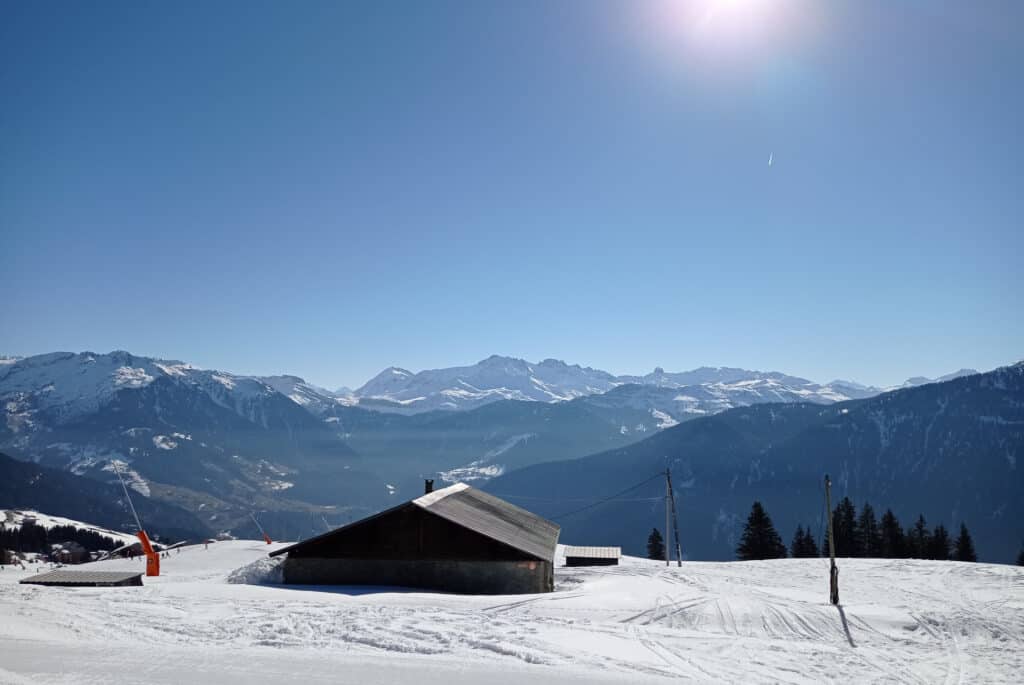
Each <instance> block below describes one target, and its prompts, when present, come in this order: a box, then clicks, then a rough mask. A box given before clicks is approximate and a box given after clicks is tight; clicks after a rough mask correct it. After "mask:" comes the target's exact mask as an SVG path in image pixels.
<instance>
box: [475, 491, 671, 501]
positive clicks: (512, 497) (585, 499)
mask: <svg viewBox="0 0 1024 685" xmlns="http://www.w3.org/2000/svg"><path fill="white" fill-rule="evenodd" d="M491 494H492V495H494V496H495V497H506V498H510V499H526V500H530V501H534V502H597V501H604V500H603V499H601V498H600V497H530V496H528V495H506V494H504V493H501V492H492V493H491ZM663 499H665V498H664V497H624V498H622V499H619V500H616V502H654V501H659V502H660V501H661V500H663Z"/></svg>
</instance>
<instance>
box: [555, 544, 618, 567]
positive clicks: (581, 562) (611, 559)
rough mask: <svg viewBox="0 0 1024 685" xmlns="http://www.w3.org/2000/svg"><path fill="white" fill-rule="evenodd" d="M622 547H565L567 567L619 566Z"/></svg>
mask: <svg viewBox="0 0 1024 685" xmlns="http://www.w3.org/2000/svg"><path fill="white" fill-rule="evenodd" d="M621 556H622V548H621V547H573V546H572V545H566V546H565V565H566V566H618V565H619V557H621Z"/></svg>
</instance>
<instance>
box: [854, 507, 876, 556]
mask: <svg viewBox="0 0 1024 685" xmlns="http://www.w3.org/2000/svg"><path fill="white" fill-rule="evenodd" d="M857 538H858V539H857V542H859V543H860V554H858V555H857V556H861V557H870V558H872V559H875V558H878V557H881V556H882V532H881V530H880V529H879V527H878V521H876V520H875V510H874V509H873V508H872V507H871V505H870V504H868V503H866V502H865V503H864V507H863V508H862V509H861V510H860V517H859V518H858V519H857Z"/></svg>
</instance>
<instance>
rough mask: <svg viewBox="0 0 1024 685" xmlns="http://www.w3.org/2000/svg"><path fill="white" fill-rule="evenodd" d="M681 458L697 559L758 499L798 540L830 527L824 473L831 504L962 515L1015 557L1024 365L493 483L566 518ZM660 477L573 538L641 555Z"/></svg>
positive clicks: (567, 525) (767, 412) (596, 514)
mask: <svg viewBox="0 0 1024 685" xmlns="http://www.w3.org/2000/svg"><path fill="white" fill-rule="evenodd" d="M666 467H671V468H672V472H673V479H674V480H675V483H676V488H677V496H678V499H679V521H680V525H681V527H682V533H681V535H682V538H683V542H682V544H683V549H684V551H685V552H686V554H688V555H689V556H690V558H694V559H709V560H710V559H731V558H733V555H734V550H735V545H736V542H737V541H738V535H739V532H740V530H741V528H742V522H743V520H744V519H745V517H746V515H747V513H748V512H749V511H750V505H751V503H752V502H753V501H754V500H760V501H761V502H763V503H764V505H765V506H766V508H767V509H768V511H769V513H770V514H771V516H772V519H773V521H774V522H775V524H776V526H777V527H778V528H779V531H780V533H781V534H782V535H783V537H784V538H785V539H786V541H787V542H788V541H789V538H790V536H791V535H792V533H793V530H794V529H795V528H796V526H797V525H798V524H800V525H811V526H812V527H813V529H814V530H815V531H816V533H818V534H820V533H821V530H822V523H821V520H820V519H821V517H820V512H821V511H822V499H823V490H822V478H823V476H824V474H825V473H829V474H831V477H832V480H833V483H834V488H833V493H832V496H833V504H834V503H835V502H836V501H837V500H838V499H839V498H841V497H843V496H849V497H850V498H851V499H853V500H854V502H855V503H856V505H857V506H858V507H859V506H860V505H861V504H863V503H864V502H865V501H869V502H870V503H871V504H872V505H874V507H875V508H876V512H877V513H878V514H879V515H880V514H881V513H882V512H883V511H884V510H885V509H886V508H888V507H891V508H892V509H893V510H894V511H895V512H896V514H897V515H898V516H899V518H900V520H901V522H902V523H903V525H904V526H910V525H911V524H912V523H913V519H914V518H916V517H917V515H918V514H919V513H923V514H924V515H925V517H926V518H927V520H928V522H929V523H930V524H931V525H934V524H936V523H940V522H941V523H944V524H945V525H946V527H947V528H949V529H951V530H955V529H956V528H957V527H958V526H959V524H960V523H961V522H965V523H966V524H967V526H968V527H969V529H970V531H971V533H972V535H973V536H974V540H975V544H976V545H977V549H978V552H979V557H980V558H981V559H983V560H991V561H1000V562H1010V561H1012V559H1013V558H1014V556H1015V555H1016V554H1017V552H1018V551H1019V549H1020V545H1021V540H1022V539H1024V468H1022V467H1024V362H1021V363H1017V364H1014V365H1012V366H1007V367H1003V368H999V369H996V370H994V371H990V372H987V373H982V374H965V375H957V377H955V378H953V379H951V380H948V381H944V382H939V383H929V384H922V385H918V386H916V387H908V388H903V389H900V390H895V391H892V392H888V393H885V394H882V395H879V396H876V397H872V398H867V399H862V400H851V401H846V402H841V403H836V404H831V405H815V404H810V403H800V402H791V403H786V404H757V405H751V406H748V407H738V408H735V409H732V410H729V411H725V412H720V413H717V414H715V415H712V416H707V417H703V418H698V419H694V420H692V421H688V422H685V423H682V424H680V425H679V426H675V427H672V428H669V429H667V430H662V431H660V432H658V433H656V434H654V435H653V436H651V437H649V438H647V439H645V440H643V441H640V442H636V443H634V444H632V445H628V446H625V447H621V448H617V449H613V450H610V451H606V452H602V453H598V454H594V455H591V456H588V457H584V458H582V459H573V460H564V461H548V462H545V463H540V464H536V465H533V466H529V467H526V468H523V469H519V470H516V471H512V472H510V473H507V474H503V475H501V476H499V477H497V478H495V479H493V480H491V481H490V482H489V483H487V484H486V485H485V486H484V487H485V489H489V490H491V491H493V492H495V493H501V494H502V495H505V496H508V497H510V498H511V501H513V502H516V501H518V500H516V499H515V497H523V498H525V499H523V500H522V501H523V502H524V503H525V502H528V503H529V505H530V506H531V507H532V508H533V509H534V510H535V511H537V513H539V514H541V515H545V516H558V515H559V514H562V513H563V512H565V511H566V509H567V505H566V504H565V502H566V501H567V500H585V499H586V498H599V497H602V496H604V497H606V496H608V495H610V494H612V493H615V492H617V491H620V490H621V489H622V488H623V487H625V486H627V485H629V484H630V483H634V482H637V481H640V480H641V479H642V478H644V477H645V476H648V475H650V474H656V473H658V472H659V471H663V470H664V469H665V468H666ZM663 493H664V482H663V481H656V482H652V483H650V484H647V485H645V486H643V487H640V488H638V489H637V490H635V491H633V492H631V493H630V495H629V497H632V498H639V499H643V498H644V497H651V498H652V499H651V500H650V501H649V502H637V501H632V502H621V503H616V502H611V503H608V504H605V505H602V506H596V507H594V508H591V509H588V510H586V511H584V512H581V513H580V514H578V515H573V516H568V517H564V518H561V519H559V523H561V524H562V526H563V535H566V536H571V537H572V538H573V539H577V540H585V541H587V544H611V545H621V546H622V547H623V549H624V551H629V552H632V553H641V552H642V547H643V543H644V540H646V535H647V533H649V532H650V529H651V527H652V526H656V525H658V523H659V522H660V521H664V508H663V505H662V504H661V500H659V499H658V498H659V496H660V495H662V494H663Z"/></svg>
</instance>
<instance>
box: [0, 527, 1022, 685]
mask: <svg viewBox="0 0 1024 685" xmlns="http://www.w3.org/2000/svg"><path fill="white" fill-rule="evenodd" d="M277 548H279V545H274V546H268V545H266V544H263V543H261V542H254V541H230V542H218V543H214V544H211V545H210V546H209V549H204V548H203V546H202V545H198V546H192V547H185V548H183V549H182V551H181V552H180V553H178V554H175V553H173V552H172V553H171V556H170V558H167V559H164V560H163V562H162V566H163V572H164V575H163V576H161V577H159V578H147V579H145V583H146V585H145V587H143V588H79V589H70V588H45V587H36V586H23V585H18V584H17V580H19V579H21V578H24V577H26V576H27V575H30V574H31V572H28V573H26V572H21V571H12V570H11V569H10V568H7V569H6V570H4V571H0V683H15V684H17V683H32V684H33V685H35V684H37V683H76V684H80V683H99V682H145V683H177V682H188V683H190V685H201V684H204V683H216V685H225V684H227V683H259V682H275V683H279V682H291V681H295V680H298V679H301V680H302V681H304V682H307V683H328V682H330V683H339V682H342V683H360V684H367V685H373V684H376V683H400V682H414V681H415V682H417V683H418V684H419V683H425V684H427V685H430V684H434V683H437V684H441V683H443V684H444V685H455V684H458V683H476V682H487V683H489V684H492V683H498V684H503V683H509V684H511V683H523V682H527V681H526V680H524V679H527V678H529V679H531V680H529V682H537V683H545V682H568V683H583V682H596V683H603V682H609V683H614V682H644V683H649V682H660V681H669V680H679V679H684V680H690V681H697V682H745V683H749V682H784V683H813V682H821V681H842V682H908V683H952V682H972V683H976V682H1006V683H1010V682H1020V680H1019V679H1020V674H1021V673H1022V672H1024V569H1022V568H1018V567H1011V566H999V565H990V564H962V563H957V562H929V561H916V560H867V559H849V560H845V559H844V560H840V562H839V565H840V569H841V573H840V588H841V597H842V599H843V604H842V608H841V609H837V608H836V607H834V606H831V605H829V604H827V602H826V597H827V583H828V580H827V578H828V572H827V568H828V562H827V560H821V559H788V560H776V561H764V562H744V563H739V562H735V563H703V562H689V563H684V564H683V566H682V568H678V567H676V566H671V567H668V568H666V567H665V566H664V565H663V564H660V563H657V562H650V561H646V560H641V559H634V558H629V557H626V558H624V559H623V563H622V565H620V566H617V567H603V568H590V569H588V568H574V569H567V568H558V569H557V570H556V592H554V593H549V594H544V595H520V596H500V597H495V596H460V595H444V594H432V593H424V592H412V591H402V590H399V589H395V588H355V587H348V588H327V587H305V588H303V587H285V586H273V585H249V584H233V583H229V582H228V580H227V578H228V576H229V574H231V573H232V571H235V570H236V569H239V568H241V567H245V566H247V565H248V564H251V563H252V562H259V563H258V565H257V566H251V567H249V568H248V569H246V571H245V572H243V573H240V574H236V578H237V577H239V576H242V577H245V576H249V577H255V576H258V575H260V574H261V573H263V572H264V571H265V570H266V569H267V568H269V567H271V566H272V564H271V563H270V562H269V560H267V559H266V554H267V552H268V551H270V550H273V549H277ZM83 568H90V569H94V570H116V569H125V568H136V569H138V570H140V571H141V570H142V569H143V563H142V561H141V560H134V561H133V560H111V561H103V562H95V563H93V564H89V565H87V566H85V567H83Z"/></svg>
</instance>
